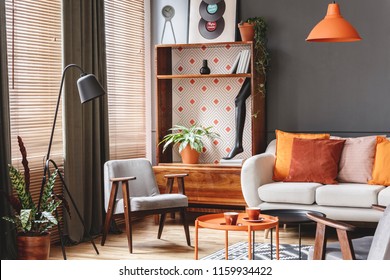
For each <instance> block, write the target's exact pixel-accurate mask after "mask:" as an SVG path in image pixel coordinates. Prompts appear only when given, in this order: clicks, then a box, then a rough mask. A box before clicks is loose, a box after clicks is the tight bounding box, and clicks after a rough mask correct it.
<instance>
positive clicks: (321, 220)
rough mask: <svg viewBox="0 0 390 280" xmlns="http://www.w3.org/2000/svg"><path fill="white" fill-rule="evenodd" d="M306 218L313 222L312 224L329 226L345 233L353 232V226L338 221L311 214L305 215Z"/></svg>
mask: <svg viewBox="0 0 390 280" xmlns="http://www.w3.org/2000/svg"><path fill="white" fill-rule="evenodd" d="M306 216H307V217H308V218H309V219H311V220H313V221H314V222H317V223H321V224H324V225H325V226H329V227H332V228H335V229H340V230H345V231H353V230H355V227H354V226H353V225H350V224H347V223H343V222H340V221H335V220H332V219H329V218H326V217H320V216H317V215H315V214H312V213H306Z"/></svg>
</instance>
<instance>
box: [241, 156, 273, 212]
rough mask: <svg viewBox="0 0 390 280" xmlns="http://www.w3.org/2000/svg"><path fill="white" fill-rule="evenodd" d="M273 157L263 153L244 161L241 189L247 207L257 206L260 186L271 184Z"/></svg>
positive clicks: (259, 201) (259, 200)
mask: <svg viewBox="0 0 390 280" xmlns="http://www.w3.org/2000/svg"><path fill="white" fill-rule="evenodd" d="M274 164H275V156H274V155H273V154H269V153H263V154H259V155H255V156H252V157H250V158H248V159H247V160H245V162H244V164H243V166H242V169H241V189H242V194H243V196H244V199H245V202H246V204H247V205H248V206H250V207H254V206H258V205H259V204H260V203H261V202H262V201H261V199H260V197H259V194H258V189H259V188H260V187H261V185H264V184H268V183H272V182H273V180H272V175H273V170H274Z"/></svg>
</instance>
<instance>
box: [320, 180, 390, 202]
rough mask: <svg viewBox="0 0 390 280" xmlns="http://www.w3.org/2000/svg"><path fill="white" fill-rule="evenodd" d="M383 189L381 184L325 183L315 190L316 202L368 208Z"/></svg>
mask: <svg viewBox="0 0 390 280" xmlns="http://www.w3.org/2000/svg"><path fill="white" fill-rule="evenodd" d="M383 189H384V187H383V186H377V185H368V184H352V183H340V184H338V185H325V186H321V187H319V188H318V189H317V190H316V202H317V204H318V205H322V206H345V207H364V208H370V207H371V205H372V204H378V193H379V192H380V191H381V190H383Z"/></svg>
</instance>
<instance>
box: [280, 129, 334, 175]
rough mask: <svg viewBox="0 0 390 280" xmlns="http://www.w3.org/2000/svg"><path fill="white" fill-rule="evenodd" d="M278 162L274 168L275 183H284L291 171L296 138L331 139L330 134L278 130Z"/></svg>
mask: <svg viewBox="0 0 390 280" xmlns="http://www.w3.org/2000/svg"><path fill="white" fill-rule="evenodd" d="M275 132H276V161H275V167H274V175H273V180H274V181H283V180H284V179H285V178H286V177H287V176H288V172H289V170H290V162H291V150H292V145H293V140H294V138H303V139H329V137H330V135H329V134H305V133H288V132H284V131H281V130H276V131H275Z"/></svg>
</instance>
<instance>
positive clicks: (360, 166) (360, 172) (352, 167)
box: [332, 136, 377, 184]
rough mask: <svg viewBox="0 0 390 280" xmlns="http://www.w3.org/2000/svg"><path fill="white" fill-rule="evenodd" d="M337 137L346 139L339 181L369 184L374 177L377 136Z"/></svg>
mask: <svg viewBox="0 0 390 280" xmlns="http://www.w3.org/2000/svg"><path fill="white" fill-rule="evenodd" d="M332 138H333V137H332ZM334 138H336V137H334ZM336 139H344V140H345V144H344V149H343V152H342V153H341V158H340V164H339V174H338V177H337V179H338V181H339V182H347V183H363V184H367V182H368V181H369V180H371V179H372V169H373V167H374V159H375V147H376V139H377V136H365V137H356V138H338V137H337V138H336Z"/></svg>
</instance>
